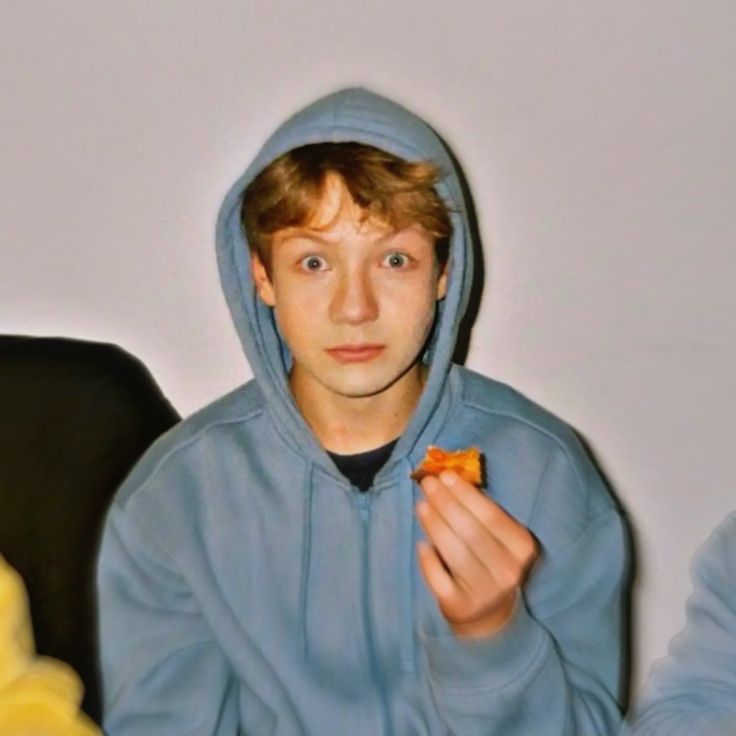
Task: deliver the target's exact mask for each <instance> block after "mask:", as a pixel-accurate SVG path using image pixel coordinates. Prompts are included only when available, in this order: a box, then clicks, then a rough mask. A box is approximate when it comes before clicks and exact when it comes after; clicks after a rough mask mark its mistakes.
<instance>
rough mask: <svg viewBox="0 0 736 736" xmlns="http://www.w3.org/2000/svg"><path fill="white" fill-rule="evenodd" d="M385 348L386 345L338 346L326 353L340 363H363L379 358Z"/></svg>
mask: <svg viewBox="0 0 736 736" xmlns="http://www.w3.org/2000/svg"><path fill="white" fill-rule="evenodd" d="M385 347H386V346H385V345H379V344H377V343H361V344H355V345H336V346H335V347H332V348H327V349H326V350H325V352H326V353H327V354H328V355H331V356H332V357H333V358H335V360H338V361H339V362H340V363H362V362H364V361H367V360H372V359H373V358H377V357H378V356H379V355H380V354H381V353H382V352H383V350H384V348H385Z"/></svg>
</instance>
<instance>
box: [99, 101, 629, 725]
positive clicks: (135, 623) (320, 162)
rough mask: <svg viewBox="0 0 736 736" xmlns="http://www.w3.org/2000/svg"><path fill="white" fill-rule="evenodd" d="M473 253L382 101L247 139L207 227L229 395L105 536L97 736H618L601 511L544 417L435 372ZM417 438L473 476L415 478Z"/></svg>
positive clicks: (164, 456) (417, 132)
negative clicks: (238, 361) (233, 385)
mask: <svg viewBox="0 0 736 736" xmlns="http://www.w3.org/2000/svg"><path fill="white" fill-rule="evenodd" d="M241 220H242V222H241ZM471 254H472V251H471V245H470V236H469V228H468V221H467V211H466V203H465V202H464V200H463V194H462V188H461V185H460V182H459V179H458V173H457V171H456V170H455V166H454V164H453V162H452V160H451V158H450V156H449V155H448V153H447V151H446V149H445V148H444V146H443V144H442V143H441V142H440V140H439V139H438V137H437V136H436V134H435V133H434V132H433V131H432V130H431V129H430V128H429V127H428V126H427V125H426V124H424V123H423V122H422V121H420V120H418V119H417V118H416V117H415V116H413V115H412V114H411V113H409V112H407V111H406V110H405V109H403V108H401V107H400V106H398V105H396V104H394V103H392V102H390V101H388V100H386V99H384V98H381V97H378V96H376V95H373V94H371V93H369V92H366V91H363V90H358V89H351V90H345V91H342V92H338V93H335V94H333V95H330V96H329V97H326V98H324V99H321V100H318V101H317V102H316V103H314V104H313V105H311V106H309V107H308V108H306V109H305V110H302V111H301V112H299V113H298V114H297V115H295V116H294V117H293V118H291V119H290V120H289V121H287V122H286V123H285V124H284V125H283V126H281V127H280V128H279V129H278V130H277V131H276V132H275V133H274V134H273V136H272V137H271V138H270V139H269V141H268V142H267V143H266V144H265V146H264V148H263V149H262V151H261V152H260V153H259V155H258V156H257V158H256V160H255V161H254V162H253V164H251V166H250V167H249V168H248V170H247V171H246V173H245V174H244V176H243V177H242V178H241V180H240V181H239V182H238V183H237V184H236V185H235V187H234V188H233V189H232V191H231V192H230V194H229V195H228V197H227V199H226V201H225V203H224V205H223V208H222V211H221V215H220V219H219V224H218V259H219V265H220V273H221V277H222V281H223V286H224V290H225V294H226V297H227V300H228V303H229V306H230V309H231V311H232V314H233V318H234V321H235V325H236V328H237V330H238V333H239V335H240V337H241V339H242V341H243V345H244V348H245V351H246V354H247V356H248V359H249V361H250V364H251V366H252V369H253V372H254V374H255V379H254V381H252V382H250V383H248V384H246V385H245V386H244V387H242V388H240V389H238V390H236V391H235V392H233V393H232V394H230V395H228V396H226V397H224V398H223V399H221V400H219V401H217V402H215V403H214V404H213V405H211V406H209V407H207V408H205V409H204V410H203V411H201V412H199V413H198V414H196V415H194V416H193V417H190V418H189V419H188V420H186V421H185V422H183V423H182V424H180V425H179V426H178V427H177V428H175V429H174V430H173V431H172V432H170V433H169V434H168V435H166V436H164V438H162V439H161V440H160V441H159V442H157V443H156V444H155V445H154V447H153V448H152V450H151V451H149V453H148V454H147V456H146V457H145V458H144V459H143V461H142V462H141V463H140V464H139V466H138V467H137V468H136V469H135V470H134V471H133V473H132V474H131V476H130V477H129V478H128V480H127V481H126V483H125V484H124V486H123V488H122V489H121V490H120V492H119V494H118V496H117V499H116V502H115V505H114V507H113V509H112V510H111V513H110V516H109V518H108V521H107V525H106V530H105V535H104V541H103V547H102V552H101V558H100V566H99V588H100V620H101V640H102V657H103V662H102V664H103V671H104V686H105V703H106V716H105V725H106V729H107V732H108V733H109V734H111V736H118V735H123V734H131V735H132V734H135V736H146V735H147V734H167V735H168V734H177V736H185V735H186V734H228V735H229V734H234V733H236V732H242V733H247V734H259V735H260V734H278V735H279V736H281V735H284V736H285V735H286V734H290V735H291V734H319V735H320V736H323V735H324V734H340V735H341V734H350V735H351V736H376V735H377V734H384V735H386V736H388V735H389V734H390V735H393V736H404V735H408V734H422V735H423V734H430V735H435V734H437V735H439V734H443V735H445V734H448V733H457V734H460V733H462V734H483V735H484V736H489V735H491V734H499V735H503V736H522V735H524V736H529V735H532V734H540V735H542V734H543V735H544V736H556V735H560V736H562V735H563V734H566V735H570V736H572V735H573V734H585V735H586V736H595V735H596V734H611V733H615V732H616V731H617V730H618V727H619V724H620V717H619V709H618V705H617V698H618V693H619V687H620V686H621V684H622V681H623V677H622V665H621V641H620V628H621V619H622V610H621V603H622V585H623V580H624V577H625V540H624V529H623V525H622V521H621V517H620V515H619V512H618V510H617V508H616V507H615V505H614V503H613V501H612V499H611V497H610V496H609V494H608V492H607V490H606V489H605V487H604V485H603V483H602V482H601V480H600V478H599V476H598V475H597V473H596V471H595V470H594V468H593V466H592V465H591V463H590V461H589V460H588V458H587V457H586V455H585V453H584V452H583V449H582V448H581V446H580V444H579V442H578V441H577V439H576V438H575V435H574V434H573V433H572V432H571V431H570V430H569V429H568V428H567V427H566V426H565V425H564V424H562V423H561V422H560V421H559V420H557V419H555V418H554V417H552V416H551V415H549V414H548V413H546V412H545V411H544V410H542V409H540V408H539V407H537V406H536V405H534V404H532V403H531V402H529V401H528V400H526V399H524V398H523V397H521V396H520V395H519V394H517V393H516V392H514V391H513V390H512V389H510V388H508V387H506V386H503V385H501V384H498V383H496V382H494V381H491V380H489V379H486V378H484V377H482V376H480V375H477V374H475V373H473V372H471V371H468V370H465V369H463V368H461V367H459V366H457V365H454V364H453V363H452V354H453V350H454V345H455V338H456V333H457V329H458V324H459V322H460V319H461V318H462V315H463V311H464V308H465V305H466V303H467V300H468V292H469V289H470V284H471V281H472V261H471ZM430 444H433V445H439V446H441V447H443V448H446V449H459V448H465V447H470V446H475V447H477V448H479V449H480V450H481V451H482V453H483V454H484V457H485V461H486V479H485V480H486V482H485V484H484V487H483V488H482V489H478V488H476V487H475V486H472V485H470V484H469V483H466V482H465V481H463V480H462V479H460V478H459V476H457V475H455V474H454V473H443V474H442V475H440V477H439V478H434V477H430V478H427V479H425V480H424V481H422V485H421V488H420V486H419V485H418V484H417V483H416V482H414V481H413V480H412V479H411V478H410V474H411V472H412V469H413V468H415V467H416V466H417V465H418V464H419V463H420V460H421V459H422V457H423V456H424V454H425V451H426V449H427V447H428V446H429V445H430ZM533 563H534V569H533V570H531V568H532V564H533ZM530 570H531V573H530Z"/></svg>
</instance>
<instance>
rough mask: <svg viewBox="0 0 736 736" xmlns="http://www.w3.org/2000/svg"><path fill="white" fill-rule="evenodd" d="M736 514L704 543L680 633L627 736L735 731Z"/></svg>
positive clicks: (716, 735)
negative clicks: (684, 622) (683, 626)
mask: <svg viewBox="0 0 736 736" xmlns="http://www.w3.org/2000/svg"><path fill="white" fill-rule="evenodd" d="M735 581H736V513H734V514H731V515H730V516H729V517H728V518H727V519H726V520H725V521H724V522H723V523H722V524H721V525H720V526H719V527H718V529H716V531H715V532H713V534H712V535H711V537H710V539H709V540H708V541H707V542H706V543H705V545H703V547H702V548H701V549H700V551H699V552H698V555H697V556H696V558H695V562H694V564H693V582H694V584H695V588H694V590H693V594H692V596H691V597H690V600H689V601H688V606H687V625H686V627H685V630H684V631H683V632H682V633H681V634H680V635H679V636H677V637H676V638H675V639H673V640H672V643H671V644H670V649H669V655H668V656H667V657H666V658H665V659H664V660H662V661H661V662H658V663H657V664H656V665H655V667H654V668H653V669H652V673H651V675H650V677H649V681H648V682H647V684H646V686H645V688H644V694H643V696H642V697H641V699H640V701H639V703H638V704H637V706H636V708H635V709H634V711H633V713H632V715H631V716H630V723H629V727H628V728H627V729H625V733H626V734H627V735H628V736H726V734H733V733H736V585H735V584H734V583H735Z"/></svg>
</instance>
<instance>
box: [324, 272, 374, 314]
mask: <svg viewBox="0 0 736 736" xmlns="http://www.w3.org/2000/svg"><path fill="white" fill-rule="evenodd" d="M377 316H378V301H377V299H376V294H375V290H374V286H373V284H372V283H371V280H370V277H369V275H368V274H367V273H366V272H365V271H363V270H355V271H352V272H350V273H344V274H341V275H340V277H339V279H338V281H337V284H336V286H335V292H334V294H333V296H332V300H331V302H330V317H331V319H332V320H333V321H334V322H336V323H345V324H362V323H364V322H371V321H373V320H374V319H376V317H377Z"/></svg>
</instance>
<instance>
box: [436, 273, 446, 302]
mask: <svg viewBox="0 0 736 736" xmlns="http://www.w3.org/2000/svg"><path fill="white" fill-rule="evenodd" d="M446 295H447V264H445V265H444V266H443V267H442V273H441V274H440V277H439V278H438V279H437V301H440V300H441V299H444V298H445V296H446Z"/></svg>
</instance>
